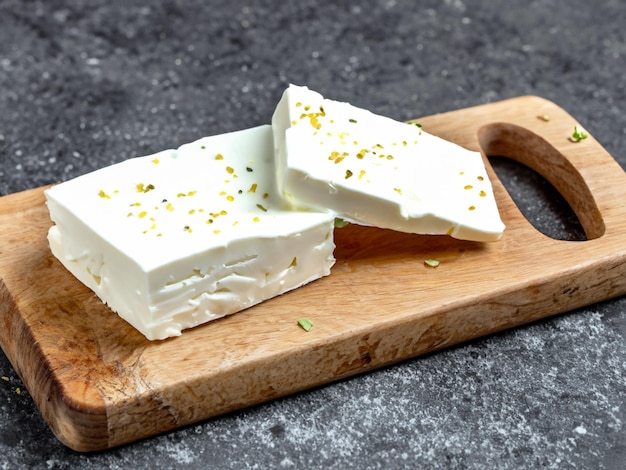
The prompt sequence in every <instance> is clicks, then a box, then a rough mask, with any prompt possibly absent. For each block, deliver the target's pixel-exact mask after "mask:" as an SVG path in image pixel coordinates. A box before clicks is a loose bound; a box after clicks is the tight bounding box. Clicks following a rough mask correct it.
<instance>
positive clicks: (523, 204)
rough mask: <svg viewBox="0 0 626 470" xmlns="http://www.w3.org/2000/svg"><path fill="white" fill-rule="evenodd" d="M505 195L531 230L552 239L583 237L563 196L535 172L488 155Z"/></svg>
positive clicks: (524, 166) (580, 226) (576, 239)
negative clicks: (515, 206)
mask: <svg viewBox="0 0 626 470" xmlns="http://www.w3.org/2000/svg"><path fill="white" fill-rule="evenodd" d="M488 159H489V163H490V164H491V167H492V168H493V170H494V171H495V172H496V175H498V178H499V179H500V181H501V182H502V184H503V185H504V187H505V188H506V190H507V192H508V193H509V196H511V199H513V202H515V205H517V208H518V209H519V210H520V212H521V213H522V214H523V215H524V217H526V220H528V221H529V222H530V223H531V224H532V226H533V227H535V229H537V230H538V231H540V232H541V233H543V234H544V235H545V236H547V237H550V238H553V239H555V240H568V241H584V240H587V236H586V235H585V231H584V229H583V226H582V225H581V223H580V220H578V217H577V216H576V213H575V212H574V211H573V210H572V208H571V207H570V205H569V204H568V203H567V201H566V200H565V198H564V197H563V196H561V193H559V192H558V191H557V190H556V188H555V187H554V186H552V185H551V184H550V182H548V180H546V179H545V178H544V177H543V176H541V175H540V174H539V173H537V172H536V171H534V170H532V169H530V168H528V167H527V166H526V165H523V164H521V163H518V162H516V161H514V160H512V159H510V158H506V157H501V156H491V155H490V156H488Z"/></svg>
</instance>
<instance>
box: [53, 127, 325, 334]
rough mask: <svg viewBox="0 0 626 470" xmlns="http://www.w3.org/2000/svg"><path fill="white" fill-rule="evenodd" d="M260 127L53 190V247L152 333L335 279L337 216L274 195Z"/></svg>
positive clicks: (267, 134)
mask: <svg viewBox="0 0 626 470" xmlns="http://www.w3.org/2000/svg"><path fill="white" fill-rule="evenodd" d="M275 174H276V173H275V166H274V153H273V139H272V130H271V127H270V126H261V127H257V128H253V129H248V130H244V131H238V132H233V133H229V134H223V135H218V136H213V137H207V138H204V139H201V140H198V141H197V142H193V143H190V144H186V145H183V146H182V147H180V148H179V149H178V150H167V151H163V152H160V153H157V154H155V155H151V156H146V157H138V158H132V159H129V160H127V161H124V162H122V163H118V164H115V165H112V166H109V167H106V168H102V169H100V170H97V171H95V172H93V173H89V174H86V175H83V176H80V177H78V178H76V179H73V180H71V181H67V182H64V183H61V184H59V185H56V186H53V187H52V188H50V189H49V190H47V191H46V198H47V204H48V208H49V211H50V216H51V218H52V220H53V221H54V222H55V224H56V225H53V226H52V227H51V228H50V231H49V234H48V240H49V243H50V247H51V250H52V252H53V254H54V255H55V256H56V257H57V258H58V259H59V260H60V261H61V263H63V265H64V266H65V267H66V268H67V269H68V270H69V271H70V272H71V273H72V274H74V276H76V277H77V278H78V279H79V280H80V281H82V282H83V283H84V284H86V285H87V286H88V287H89V288H91V289H92V290H93V291H94V292H95V293H96V294H97V295H98V296H99V297H100V298H101V299H102V300H103V301H104V302H106V303H107V304H108V305H109V306H110V307H111V309H113V310H114V311H116V312H117V313H118V314H119V315H120V316H121V317H122V318H124V319H125V320H126V321H128V322H129V323H130V324H131V325H133V326H134V327H135V328H136V329H138V330H139V331H140V332H141V333H143V334H144V335H145V336H146V337H147V338H148V339H150V340H153V339H164V338H167V337H170V336H177V335H180V334H181V330H183V329H185V328H190V327H193V326H196V325H200V324H202V323H205V322H207V321H209V320H213V319H216V318H219V317H223V316H225V315H228V314H232V313H235V312H237V311H240V310H242V309H245V308H247V307H250V306H252V305H254V304H257V303H259V302H261V301H263V300H266V299H269V298H271V297H274V296H277V295H279V294H282V293H284V292H286V291H288V290H290V289H294V288H296V287H299V286H301V285H303V284H305V283H308V282H310V281H312V280H314V279H317V278H319V277H321V276H325V275H328V274H329V273H330V268H331V266H332V265H333V263H334V258H333V250H334V243H333V233H332V231H333V222H334V219H333V216H332V215H330V214H328V213H324V212H314V211H293V210H292V209H291V208H290V207H288V206H287V205H286V204H285V202H284V199H283V198H282V197H280V196H279V195H277V192H276V181H275Z"/></svg>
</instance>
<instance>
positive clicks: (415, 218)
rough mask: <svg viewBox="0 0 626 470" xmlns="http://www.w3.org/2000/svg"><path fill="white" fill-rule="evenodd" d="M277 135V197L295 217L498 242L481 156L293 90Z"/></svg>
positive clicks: (276, 121) (278, 114)
mask: <svg viewBox="0 0 626 470" xmlns="http://www.w3.org/2000/svg"><path fill="white" fill-rule="evenodd" d="M272 127H273V131H274V142H275V153H276V158H277V164H276V167H277V171H278V175H277V181H278V185H279V191H280V192H282V193H283V194H284V195H285V196H286V197H287V198H288V199H290V200H291V201H292V204H294V206H296V207H307V208H311V209H316V210H329V211H330V212H331V213H332V214H333V215H335V216H336V217H339V218H342V219H345V220H347V221H350V222H354V223H357V224H363V225H373V226H378V227H382V228H389V229H394V230H398V231H402V232H409V233H421V234H448V235H451V236H453V237H456V238H460V239H466V240H474V241H494V240H498V239H499V238H500V237H501V236H502V232H503V230H504V224H503V223H502V220H501V218H500V214H499V212H498V207H497V205H496V201H495V198H494V194H493V189H492V186H491V182H490V181H489V178H488V176H487V172H486V170H485V166H484V163H483V160H482V157H481V155H480V153H478V152H473V151H470V150H467V149H465V148H462V147H460V146H458V145H456V144H454V143H452V142H448V141H446V140H443V139H441V138H438V137H436V136H434V135H431V134H428V133H427V132H425V131H423V130H422V129H421V128H420V127H419V126H417V125H414V124H409V123H404V122H398V121H395V120H393V119H390V118H387V117H383V116H379V115H376V114H373V113H371V112H369V111H367V110H364V109H359V108H357V107H355V106H352V105H350V104H348V103H342V102H337V101H332V100H329V99H325V98H324V97H323V96H322V95H320V94H319V93H317V92H314V91H312V90H309V89H308V88H306V87H300V86H295V85H290V86H289V88H287V89H286V90H285V92H284V93H283V96H282V98H281V100H280V102H279V103H278V106H277V108H276V110H275V112H274V115H273V117H272Z"/></svg>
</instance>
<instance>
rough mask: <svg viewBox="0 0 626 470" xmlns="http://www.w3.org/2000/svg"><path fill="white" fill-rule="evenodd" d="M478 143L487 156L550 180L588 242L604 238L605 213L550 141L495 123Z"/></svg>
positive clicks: (481, 132) (480, 131)
mask: <svg viewBox="0 0 626 470" xmlns="http://www.w3.org/2000/svg"><path fill="white" fill-rule="evenodd" d="M478 141H479V143H480V147H481V149H482V151H483V152H484V154H485V155H486V156H501V157H506V158H510V159H512V160H515V161H517V162H519V163H521V164H523V165H526V166H527V167H529V168H531V169H533V170H534V171H536V172H537V173H539V174H540V175H541V176H543V177H544V178H545V179H546V180H548V181H549V182H550V183H551V184H552V185H553V186H554V187H555V188H556V190H557V191H559V193H561V195H562V196H563V197H564V198H565V200H566V201H567V202H568V203H569V205H570V207H571V208H572V210H573V211H574V213H575V214H576V216H577V217H578V220H579V221H580V224H581V225H582V227H583V229H584V231H585V235H586V236H587V239H588V240H593V239H596V238H600V237H601V236H602V235H604V233H605V230H606V227H605V225H604V220H603V219H602V214H601V213H600V210H599V209H598V205H597V204H596V201H595V199H594V197H593V194H592V193H591V190H590V189H589V186H588V185H587V183H586V182H585V179H584V178H583V177H582V176H581V174H580V173H579V171H578V170H577V169H576V168H575V167H574V165H573V164H572V163H571V162H570V161H569V160H568V159H567V158H566V157H565V156H564V155H563V154H562V153H561V152H560V151H559V150H558V149H556V148H555V147H554V146H553V145H552V144H551V143H550V142H548V141H547V140H546V139H544V138H543V137H541V136H539V135H537V134H535V133H534V132H533V131H531V130H528V129H526V128H524V127H521V126H518V125H515V124H511V123H506V122H495V123H491V124H486V125H484V126H482V127H480V128H479V129H478Z"/></svg>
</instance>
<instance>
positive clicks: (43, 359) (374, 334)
mask: <svg viewBox="0 0 626 470" xmlns="http://www.w3.org/2000/svg"><path fill="white" fill-rule="evenodd" d="M543 115H549V116H550V120H549V121H545V120H543V119H541V118H540V116H543ZM419 121H420V122H421V123H422V124H423V125H424V128H425V130H427V131H428V132H431V133H433V134H436V135H439V136H441V137H443V138H446V139H449V140H451V141H454V142H457V143H459V144H461V145H463V146H465V147H468V148H472V149H475V150H479V149H481V150H482V151H483V152H484V154H486V155H500V156H508V157H510V158H513V159H516V160H519V161H521V162H522V163H525V164H526V165H528V166H530V167H531V168H534V169H536V170H537V171H539V172H540V173H541V174H542V175H543V176H544V177H546V178H547V179H548V180H550V181H551V182H552V184H553V185H554V186H555V187H557V188H558V189H559V191H560V192H561V193H562V195H563V196H564V197H565V198H566V199H567V200H568V201H569V203H570V205H571V206H572V208H573V209H574V210H575V211H576V213H577V215H578V217H579V219H580V220H581V223H582V225H583V227H584V229H585V232H586V234H587V237H588V240H587V241H582V242H572V241H558V240H553V239H551V238H548V237H546V236H544V235H542V234H541V233H539V232H538V231H536V230H535V229H534V228H533V227H532V225H531V224H530V223H529V222H528V221H527V220H526V219H525V218H524V217H523V216H522V215H521V213H520V212H519V210H518V209H517V207H516V206H515V204H514V202H513V201H512V200H511V198H510V197H509V196H508V194H507V193H506V190H505V189H504V187H503V186H502V184H501V183H500V181H499V180H498V179H497V177H496V176H495V174H494V173H493V172H492V171H491V168H490V167H489V170H490V175H491V177H492V180H493V183H494V189H495V192H496V199H497V201H498V205H499V207H500V210H501V214H502V217H503V220H504V222H505V224H506V225H507V229H506V231H505V235H504V237H503V238H502V240H500V241H498V242H495V243H489V244H480V243H471V242H462V241H458V240H454V239H451V238H449V237H428V236H416V235H408V234H402V233H396V232H392V231H389V230H381V229H376V228H368V227H359V226H354V225H351V226H348V227H346V228H343V229H340V230H337V231H336V234H335V237H336V244H337V249H336V252H335V255H336V257H337V264H336V266H335V267H334V268H333V270H332V274H331V276H329V277H327V278H324V279H322V280H319V281H316V282H314V283H312V284H309V285H307V286H305V287H303V288H300V289H297V290H295V291H292V292H290V293H288V294H285V295H283V296H281V297H278V298H275V299H272V300H270V301H267V302H265V303H263V304H261V305H258V306H255V307H253V308H251V309H248V310H246V311H244V312H240V313H238V314H235V315H233V316H231V317H228V318H225V319H222V320H218V321H215V322H211V323H209V324H207V325H205V326H201V327H198V328H196V329H193V330H188V331H186V332H184V333H183V335H182V336H181V337H178V338H173V339H169V340H166V341H160V342H149V341H147V340H145V339H144V337H143V336H142V335H141V334H139V333H138V332H136V331H135V330H134V329H133V328H131V327H130V326H128V325H127V324H126V323H125V322H124V321H123V320H121V319H120V318H118V317H117V315H115V314H114V313H112V312H111V311H110V310H109V309H108V308H107V307H106V306H104V305H103V304H102V303H101V302H100V301H99V300H98V299H97V298H96V297H95V296H94V294H93V293H91V292H90V291H89V290H88V289H87V288H86V287H84V286H83V285H82V284H80V283H79V282H78V281H76V280H75V279H74V278H73V277H72V276H71V275H70V274H69V273H68V272H67V271H65V269H64V268H63V267H62V266H61V264H60V263H59V262H57V261H56V260H55V259H54V258H53V256H52V255H51V254H50V251H49V249H48V246H47V241H46V233H47V230H48V228H49V226H50V225H51V222H50V220H49V218H48V213H47V209H46V207H45V204H44V198H43V189H42V188H38V189H33V190H30V191H26V192H22V193H17V194H13V195H9V196H5V197H2V198H0V344H1V346H2V349H3V350H4V352H5V353H6V355H7V357H8V358H9V360H10V361H11V363H12V364H13V366H14V368H15V370H16V371H17V373H18V374H19V375H20V377H21V378H22V380H23V381H24V383H25V385H26V386H27V388H28V390H29V392H30V394H31V395H32V397H33V399H34V401H35V402H36V404H37V406H38V407H39V409H40V410H41V413H42V415H43V417H44V418H45V420H46V421H47V422H48V423H49V425H50V428H51V429H52V431H53V432H54V433H55V434H56V435H57V436H58V438H59V439H60V440H61V441H62V442H63V443H65V444H66V445H67V446H69V447H71V448H73V449H75V450H78V451H94V450H99V449H105V448H109V447H114V446H118V445H121V444H124V443H128V442H131V441H134V440H137V439H141V438H145V437H147V436H151V435H155V434H158V433H161V432H164V431H167V430H170V429H173V428H176V427H179V426H183V425H186V424H189V423H193V422H196V421H199V420H204V419H207V418H209V417H212V416H216V415H218V414H221V413H225V412H228V411H232V410H235V409H238V408H242V407H246V406H250V405H253V404H257V403H260V402H264V401H267V400H271V399H273V398H276V397H280V396H284V395H286V394H290V393H293V392H297V391H300V390H304V389H307V388H310V387H314V386H317V385H321V384H325V383H328V382H330V381H333V380H337V379H339V378H343V377H347V376H350V375H353V374H358V373H362V372H366V371H368V370H371V369H373V368H376V367H380V366H383V365H387V364H390V363H393V362H396V361H399V360H402V359H406V358H409V357H414V356H417V355H420V354H424V353H427V352H430V351H433V350H436V349H440V348H444V347H447V346H451V345H454V344H458V343H460V342H463V341H467V340H470V339H473V338H476V337H479V336H482V335H488V334H490V333H494V332H497V331H501V330H503V329H506V328H511V327H515V326H518V325H522V324H524V323H528V322H532V321H534V320H537V319H540V318H543V317H547V316H550V315H554V314H557V313H561V312H565V311H569V310H572V309H574V308H577V307H580V306H583V305H588V304H591V303H594V302H598V301H601V300H604V299H607V298H611V297H616V296H620V295H623V294H625V293H626V175H625V173H624V171H623V170H622V169H621V167H620V166H619V165H618V164H617V162H615V160H614V159H613V158H612V157H611V156H610V155H609V154H608V153H607V152H606V151H605V150H604V149H603V148H602V147H601V145H600V144H599V143H598V142H597V141H595V139H594V138H593V137H592V136H589V138H587V139H585V140H583V141H580V142H578V143H573V142H571V141H570V140H569V137H570V136H571V134H572V131H573V127H574V125H575V124H577V122H576V121H575V119H574V118H573V117H571V116H570V115H569V114H567V113H566V112H565V111H563V110H562V109H560V108H559V107H557V106H556V105H554V104H553V103H551V102H549V101H546V100H543V99H541V98H537V97H531V96H527V97H520V98H515V99H512V100H507V101H503V102H498V103H493V104H488V105H483V106H478V107H475V108H469V109H465V110H459V111H454V112H450V113H445V114H439V115H435V116H430V117H426V118H421V119H419ZM426 258H436V259H438V260H439V261H440V263H441V264H440V265H439V266H438V267H436V268H429V267H426V266H425V265H424V263H423V260H424V259H426ZM300 317H307V318H309V319H310V320H311V321H312V322H313V324H314V326H313V329H312V330H311V331H309V332H305V331H304V330H303V329H302V328H300V327H299V326H298V325H297V323H296V321H297V319H298V318H300Z"/></svg>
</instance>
